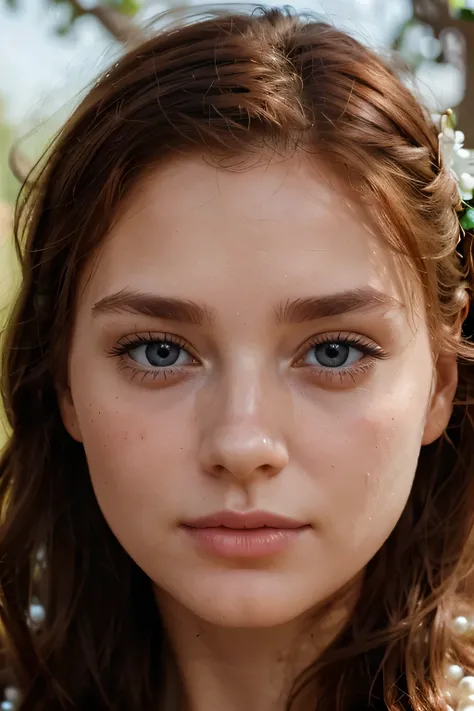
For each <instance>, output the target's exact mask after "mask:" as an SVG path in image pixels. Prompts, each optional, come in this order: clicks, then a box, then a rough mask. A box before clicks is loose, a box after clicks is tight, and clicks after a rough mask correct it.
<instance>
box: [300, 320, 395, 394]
mask: <svg viewBox="0 0 474 711" xmlns="http://www.w3.org/2000/svg"><path fill="white" fill-rule="evenodd" d="M325 343H328V344H329V343H342V344H343V345H345V346H349V347H352V348H356V349H357V350H358V351H360V352H361V353H362V354H363V355H362V358H361V359H360V360H359V361H357V363H356V364H355V365H354V366H348V367H344V366H341V368H332V369H331V368H325V367H324V366H320V367H318V366H307V365H304V364H301V362H302V360H303V358H304V357H305V355H307V353H308V352H309V351H311V350H312V349H313V348H316V347H318V346H322V345H324V344H325ZM298 352H299V353H301V357H299V358H297V360H296V361H295V363H294V367H297V368H304V367H306V368H307V369H308V371H309V376H310V377H312V376H314V377H317V378H321V377H323V378H325V379H326V380H327V381H334V380H335V379H337V380H339V382H340V383H341V384H342V383H344V381H345V380H346V378H350V379H351V380H353V381H355V379H356V378H357V377H358V376H359V375H362V374H363V373H366V372H368V371H369V370H371V369H372V368H373V366H374V365H375V362H376V361H378V360H386V359H387V358H389V357H390V353H388V351H384V350H383V348H381V347H380V346H378V345H376V344H375V343H373V342H371V341H369V340H367V339H365V338H364V337H363V336H359V335H354V334H351V333H347V332H341V331H340V332H339V333H325V334H323V335H321V336H313V337H312V338H311V339H310V340H309V341H305V343H304V344H303V345H302V346H301V347H300V348H299V349H298ZM300 364H301V365H300ZM316 371H317V375H316Z"/></svg>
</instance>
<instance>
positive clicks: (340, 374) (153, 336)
mask: <svg viewBox="0 0 474 711" xmlns="http://www.w3.org/2000/svg"><path fill="white" fill-rule="evenodd" d="M157 341H166V342H168V343H173V344H175V345H177V346H179V347H180V348H181V349H183V350H184V351H186V353H188V355H189V356H190V357H191V358H193V360H194V363H189V364H187V365H186V366H179V365H171V366H168V367H165V366H164V367H162V368H156V369H153V368H150V369H149V370H147V369H145V368H143V367H139V366H137V365H134V361H133V360H132V358H131V357H130V356H129V354H130V351H132V350H134V349H135V348H137V347H138V346H140V345H151V344H153V343H156V342H157ZM325 343H327V344H329V343H342V344H343V345H345V346H349V347H352V348H356V349H357V350H358V351H360V352H361V353H362V354H363V355H362V357H361V359H360V360H359V361H357V363H356V364H355V365H354V366H348V367H344V366H341V367H340V368H329V367H326V368H325V367H324V366H320V367H318V366H316V365H306V364H304V363H302V361H303V359H304V357H305V356H306V355H307V354H308V352H309V351H311V350H312V349H314V348H316V347H318V346H321V345H324V344H325ZM298 353H300V356H298V357H297V358H296V360H295V361H294V363H293V367H296V368H306V369H307V370H308V372H309V375H310V377H317V378H319V379H320V378H321V377H322V378H325V379H327V380H328V381H333V380H334V379H338V380H339V381H340V382H341V383H343V382H344V381H345V379H346V378H348V377H349V378H351V379H352V380H353V381H354V380H355V379H356V378H357V376H359V375H362V374H363V373H366V372H368V371H369V370H370V369H371V368H372V367H373V366H374V364H375V361H377V360H384V359H386V358H388V357H389V356H390V354H389V353H388V352H386V351H384V350H383V349H382V348H381V347H380V346H378V345H375V344H374V343H372V342H371V341H369V340H366V339H365V338H364V337H363V336H356V335H354V334H350V333H344V332H339V333H337V334H336V333H326V334H323V335H321V336H314V337H313V338H311V339H310V340H309V341H306V342H305V343H304V344H303V345H302V346H300V348H299V349H298ZM107 354H108V355H109V356H111V357H115V358H118V359H119V363H118V365H119V367H120V369H126V370H129V371H131V372H132V375H131V378H132V379H134V378H135V377H140V376H141V377H142V382H143V381H144V380H145V379H149V378H151V379H152V380H157V379H162V380H163V381H166V380H167V379H168V378H170V377H172V376H173V377H176V376H179V375H181V374H183V373H185V372H186V369H187V368H189V366H190V365H191V366H194V365H197V364H199V359H198V357H197V355H196V354H195V353H194V351H193V349H192V347H191V346H190V344H189V343H188V342H187V341H185V340H184V339H182V338H179V337H178V336H175V335H174V334H169V333H151V332H147V333H143V334H138V333H137V334H133V336H124V337H123V338H121V339H120V341H118V342H117V343H116V344H115V345H114V346H112V348H110V350H108V351H107ZM127 356H128V358H127V359H126V357H127Z"/></svg>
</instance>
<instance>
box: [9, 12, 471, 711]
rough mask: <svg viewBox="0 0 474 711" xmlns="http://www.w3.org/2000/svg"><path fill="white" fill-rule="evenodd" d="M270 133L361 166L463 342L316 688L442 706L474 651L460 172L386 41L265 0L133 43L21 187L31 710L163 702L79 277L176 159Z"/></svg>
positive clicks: (148, 593) (16, 642)
mask: <svg viewBox="0 0 474 711" xmlns="http://www.w3.org/2000/svg"><path fill="white" fill-rule="evenodd" d="M267 149H271V150H273V151H275V150H276V151H279V152H281V154H282V155H286V154H288V153H291V152H294V151H297V150H304V151H309V152H311V153H312V154H314V155H315V156H317V158H318V159H320V160H322V161H323V162H325V163H326V164H327V165H328V166H330V167H331V168H333V169H334V170H335V171H337V172H338V173H339V174H341V175H344V176H346V179H347V181H348V182H350V183H351V184H352V185H354V186H356V190H357V193H358V195H359V197H360V200H361V202H362V204H363V205H364V206H365V208H366V209H367V211H368V214H370V216H371V218H372V219H373V221H374V224H375V225H376V226H377V229H378V230H379V231H380V234H381V235H383V236H384V238H386V239H387V242H388V244H389V245H390V246H391V248H392V249H394V250H395V251H396V252H397V253H398V254H400V255H402V256H403V258H404V259H406V264H408V265H410V268H411V270H412V274H413V276H414V278H416V279H417V281H418V282H419V284H420V285H421V287H422V289H423V293H424V296H425V306H426V314H427V319H428V324H429V326H430V331H431V334H432V338H433V344H434V345H435V346H436V348H438V349H445V350H451V352H453V351H456V352H457V353H458V354H459V355H460V356H461V357H462V358H463V359H464V361H463V364H461V365H460V368H459V389H458V398H457V400H458V402H457V404H456V405H455V408H454V413H453V418H452V422H451V426H450V428H449V437H445V438H442V439H440V440H439V441H438V442H436V443H435V444H433V445H430V446H428V447H423V449H422V452H421V454H420V460H419V466H418V470H417V473H416V477H415V482H414V486H413V490H412V492H411V495H410V498H409V501H408V503H407V505H406V508H405V510H404V512H403V514H402V516H401V518H400V520H399V522H398V524H397V526H396V527H395V529H394V531H393V532H392V534H391V536H390V538H389V539H388V541H387V542H386V543H385V544H384V546H383V547H382V549H381V550H380V551H379V552H378V553H377V554H376V556H375V557H374V558H373V560H372V561H371V562H370V563H369V565H368V566H367V570H366V572H365V580H364V584H363V590H362V595H361V597H360V600H359V603H358V605H357V608H356V610H355V614H354V616H353V618H352V619H351V621H350V622H349V624H348V626H347V628H346V629H345V630H344V631H343V633H342V634H341V636H340V637H339V638H338V639H336V640H335V641H334V643H333V644H332V645H331V646H330V648H329V649H328V650H327V651H326V653H325V654H324V655H323V657H322V658H321V659H320V660H318V662H317V664H316V665H315V666H314V667H313V668H311V669H309V670H307V672H305V674H304V675H303V676H302V677H301V679H300V680H299V681H298V684H297V687H295V694H297V692H298V690H299V689H301V688H304V687H305V685H306V683H307V681H308V680H309V679H313V678H314V677H315V676H316V677H317V678H318V680H319V686H320V688H321V698H320V699H318V700H317V701H318V711H354V710H355V709H356V708H359V706H362V707H364V708H366V707H367V704H368V703H369V702H368V699H369V698H370V699H372V701H373V703H374V707H375V706H376V705H377V704H380V705H381V706H382V707H383V708H388V709H389V711H404V710H406V709H408V708H410V709H413V710H414V711H426V709H428V708H429V709H432V710H435V711H436V710H437V711H441V709H444V702H443V700H442V684H443V666H444V663H445V660H444V652H445V650H446V649H450V650H452V654H453V659H455V660H457V661H459V663H461V664H463V665H464V666H465V668H466V669H470V670H471V671H474V657H473V654H472V651H471V650H470V648H469V646H468V645H466V644H464V643H463V642H462V641H461V640H459V639H458V638H455V637H454V636H453V634H452V632H451V627H450V621H451V617H452V615H453V613H454V610H456V609H458V606H461V607H462V605H463V604H464V602H463V601H464V598H465V584H466V580H467V576H468V575H469V574H470V573H471V568H472V564H471V561H472V555H471V553H472V551H471V550H470V548H469V538H470V535H471V531H472V528H473V523H474V518H473V517H474V510H473V506H472V501H473V500H474V499H473V497H474V476H473V474H474V450H473V448H474V429H473V421H472V415H473V412H474V411H473V407H472V404H471V400H472V393H473V375H472V367H471V365H470V364H469V363H468V361H469V359H471V358H472V346H471V344H470V342H468V341H467V340H462V339H459V328H458V327H455V326H456V324H459V323H460V321H462V320H463V318H464V316H465V309H466V300H465V296H464V295H465V293H466V289H467V288H469V287H470V279H471V277H470V275H469V274H467V273H465V270H464V269H463V267H462V265H461V264H460V262H459V259H458V258H457V256H456V254H455V250H456V245H457V242H458V237H459V223H458V218H457V214H456V213H457V210H459V208H460V204H459V197H458V193H457V188H456V185H455V183H454V181H453V179H452V177H451V175H450V173H449V171H448V170H447V168H446V167H444V166H442V165H439V162H438V159H437V150H438V146H437V132H436V130H435V128H434V126H433V125H432V124H431V122H430V120H429V119H428V118H427V116H426V115H425V113H424V112H423V110H422V109H421V108H420V107H419V105H418V104H417V102H416V101H415V99H414V98H413V96H412V95H411V94H410V92H409V91H408V90H407V89H406V88H405V87H404V86H403V85H402V84H401V82H400V81H399V79H398V78H397V77H396V75H395V73H394V72H393V71H392V70H391V69H390V68H389V67H388V66H386V65H385V64H384V63H383V62H382V61H381V60H380V59H379V58H378V57H376V55H375V54H374V53H372V52H371V51H370V50H369V49H367V48H366V47H364V46H362V45H361V44H360V43H359V42H357V41H356V40H355V39H353V38H351V37H350V36H348V35H346V34H345V33H343V32H340V31H338V30H336V29H335V28H334V27H332V26H330V25H328V24H325V23H322V22H317V21H311V20H308V19H304V18H301V17H299V16H298V15H296V14H292V13H291V12H287V11H281V10H263V9H262V10H257V11H255V12H253V13H252V14H245V13H242V14H225V13H223V14H218V15H216V16H214V17H210V18H208V19H206V20H203V21H195V22H193V23H191V24H187V25H183V26H181V27H179V28H176V27H174V28H171V29H169V30H163V31H161V32H160V33H159V34H156V35H155V36H153V37H151V38H150V39H149V40H148V41H146V42H145V43H144V44H143V45H141V46H140V47H138V48H135V49H133V50H131V51H130V52H128V53H127V54H126V55H125V56H124V57H122V58H121V59H120V60H119V61H118V62H117V63H116V64H115V65H114V66H113V67H112V68H111V69H110V70H109V71H107V72H106V73H105V74H104V75H103V76H102V77H101V78H100V79H99V80H98V82H97V83H96V84H95V85H94V87H93V88H92V89H91V91H90V92H89V94H88V95H87V97H86V98H85V99H84V101H83V102H82V103H81V104H80V106H79V107H78V108H77V110H76V111H75V112H74V114H73V115H72V117H71V118H70V119H69V121H68V122H67V123H66V125H65V126H64V128H63V129H62V130H61V131H60V133H59V134H58V136H57V137H56V139H55V142H54V144H53V146H52V148H51V150H50V151H49V153H48V157H47V160H45V161H44V164H43V165H42V167H41V169H39V170H38V171H37V173H38V174H37V175H36V176H35V180H34V181H33V182H30V183H28V182H27V183H25V185H24V188H23V191H22V193H21V194H20V198H19V201H18V205H17V215H16V220H15V237H16V243H17V247H18V252H19V254H20V255H21V264H22V275H23V282H22V287H21V291H20V294H19V296H18V300H17V302H16V307H15V310H14V313H13V315H12V318H11V321H10V324H9V327H8V329H7V332H6V338H5V348H4V357H3V373H2V375H3V385H2V394H3V400H4V404H5V408H6V412H7V415H8V419H9V423H10V425H11V428H12V435H11V437H10V440H9V442H8V444H7V446H6V449H5V451H4V453H3V456H2V459H1V462H0V497H1V501H2V502H3V507H2V525H1V529H0V557H1V561H2V567H1V569H0V593H1V614H2V621H3V624H4V626H5V630H6V634H7V641H8V647H9V652H10V656H11V660H12V663H13V666H14V670H15V675H16V677H17V679H18V681H19V683H20V686H21V687H22V690H23V701H22V705H21V710H22V711H46V710H47V711H70V710H71V711H72V709H81V710H82V709H84V710H85V709H88V710H89V709H103V710H104V711H106V710H107V711H112V710H113V711H138V710H139V709H140V711H143V709H152V708H154V705H156V699H157V697H158V695H159V692H160V688H161V683H162V676H161V674H163V673H164V671H163V654H164V634H163V630H162V625H161V621H160V619H159V614H158V611H157V609H156V605H155V601H154V598H153V594H152V589H151V582H150V581H149V580H148V579H147V578H146V576H145V574H144V573H143V572H142V571H141V570H140V569H139V568H138V567H137V566H136V565H135V563H134V562H133V561H132V560H131V559H130V558H129V557H128V555H127V554H126V553H125V552H124V550H123V549H122V548H121V546H120V545H119V543H118V542H117V541H116V539H115V537H114V536H113V534H112V533H111V531H110V530H109V528H108V526H107V524H106V522H105V520H104V518H103V516H102V514H101V512H100V509H99V507H98V504H97V502H96V500H95V496H94V493H93V490H92V486H91V482H90V478H89V474H88V470H87V464H86V459H85V455H84V451H83V448H82V446H81V445H80V444H78V443H76V442H74V441H73V440H72V439H71V437H70V436H69V435H68V434H67V433H66V431H65V428H64V426H63V424H62V421H61V416H60V412H59V408H58V402H57V397H56V388H57V387H58V385H59V386H64V385H65V384H66V383H67V358H68V346H69V340H70V335H71V323H72V320H73V314H74V302H75V298H76V290H77V284H78V277H79V275H80V274H81V272H82V269H83V268H84V266H85V265H86V264H88V263H89V262H90V260H91V258H92V257H93V255H94V254H96V252H97V250H98V248H99V247H100V245H101V243H102V241H103V240H104V238H105V237H106V235H107V233H108V231H109V230H110V227H111V226H112V224H113V223H114V220H116V219H117V215H118V214H119V211H120V209H121V206H123V205H124V203H125V200H126V198H127V197H128V196H129V195H130V193H131V191H132V190H133V188H134V186H136V185H137V182H138V181H140V180H142V179H144V177H145V176H146V175H147V174H149V173H150V172H152V171H154V170H156V169H157V168H158V167H159V165H160V164H161V163H162V162H163V161H164V160H166V159H168V158H171V159H173V157H174V158H176V157H178V156H179V155H181V154H183V153H185V154H188V153H190V152H191V153H193V152H194V153H196V152H197V153H199V154H203V155H208V156H210V157H211V158H212V160H217V161H218V162H219V164H220V165H226V164H227V162H228V161H229V159H230V160H231V161H232V160H235V159H236V158H238V157H241V156H256V157H258V156H261V155H262V153H263V152H264V151H265V150H267ZM98 541H100V545H98ZM40 546H44V547H45V552H46V561H47V566H46V569H45V570H44V571H43V573H42V576H41V579H40V580H37V579H36V578H37V576H36V575H35V566H34V559H35V554H36V551H37V550H38V548H39V547H40ZM37 585H40V586H41V595H42V597H43V599H44V602H45V606H46V611H47V612H46V621H45V624H44V626H43V628H42V629H41V630H39V631H36V632H35V631H34V630H32V629H30V628H29V627H28V625H27V624H26V619H25V610H26V609H27V607H28V604H29V601H30V599H31V595H32V591H34V590H35V589H36V588H35V586H37ZM157 669H158V670H160V673H159V674H157V672H156V670H157ZM323 671H324V673H322V672H323ZM407 695H408V696H407ZM408 697H409V699H410V701H408ZM290 705H291V700H290V701H289V706H290ZM315 706H316V700H315Z"/></svg>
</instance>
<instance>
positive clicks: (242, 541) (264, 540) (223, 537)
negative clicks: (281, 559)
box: [182, 511, 311, 558]
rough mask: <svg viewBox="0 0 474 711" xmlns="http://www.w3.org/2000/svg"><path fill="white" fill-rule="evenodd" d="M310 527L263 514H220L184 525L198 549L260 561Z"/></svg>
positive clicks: (282, 549) (218, 554)
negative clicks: (258, 559)
mask: <svg viewBox="0 0 474 711" xmlns="http://www.w3.org/2000/svg"><path fill="white" fill-rule="evenodd" d="M310 528H311V526H310V525H309V524H308V523H306V522H303V521H298V520H296V519H292V518H288V517H286V516H280V515H278V514H271V513H267V512H263V511H252V512H243V513H242V512H239V511H221V512H219V513H216V514H211V515H210V516H204V517H201V518H198V519H195V520H194V521H189V522H186V523H184V524H183V525H182V529H183V530H184V531H185V532H186V533H187V534H188V535H189V536H190V537H191V538H192V539H193V540H194V542H195V543H196V544H197V545H198V547H199V548H202V549H204V550H205V551H207V552H208V553H210V554H211V555H213V556H218V557H223V558H264V557H267V556H271V555H276V554H278V553H281V552H282V551H284V550H285V549H286V548H287V547H288V546H289V545H290V544H291V543H293V542H294V541H296V540H297V539H298V538H299V537H300V536H301V535H302V534H303V533H304V532H305V531H307V530H308V529H310Z"/></svg>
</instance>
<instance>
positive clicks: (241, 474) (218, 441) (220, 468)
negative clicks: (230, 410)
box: [202, 425, 288, 481]
mask: <svg viewBox="0 0 474 711" xmlns="http://www.w3.org/2000/svg"><path fill="white" fill-rule="evenodd" d="M202 464H203V467H204V469H205V471H207V472H209V473H210V474H213V475H214V476H224V475H226V474H229V475H231V476H233V477H234V478H236V479H239V480H241V481H247V480H249V479H250V478H253V477H255V476H259V475H261V476H267V477H271V476H274V475H275V474H278V472H280V471H281V470H282V469H283V468H284V467H285V466H286V465H287V464H288V451H287V448H286V446H285V444H284V443H283V442H282V441H278V439H275V437H273V436H271V435H269V434H265V433H264V432H262V431H261V430H260V429H259V428H256V427H249V426H245V425H243V426H241V427H235V426H234V427H225V426H223V427H220V428H219V429H218V430H217V431H215V432H214V433H213V436H212V438H208V440H207V442H206V445H205V446H204V447H203V452H202Z"/></svg>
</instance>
